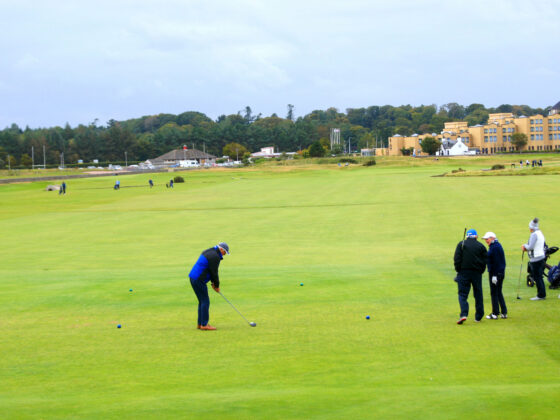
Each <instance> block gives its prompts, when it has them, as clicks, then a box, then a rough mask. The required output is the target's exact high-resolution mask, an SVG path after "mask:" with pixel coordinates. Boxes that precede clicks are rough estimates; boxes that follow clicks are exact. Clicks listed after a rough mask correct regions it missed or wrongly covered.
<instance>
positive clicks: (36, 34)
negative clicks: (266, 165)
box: [0, 0, 560, 129]
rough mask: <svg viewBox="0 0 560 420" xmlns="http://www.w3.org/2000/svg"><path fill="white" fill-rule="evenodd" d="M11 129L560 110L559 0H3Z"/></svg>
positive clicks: (1, 38) (1, 69) (2, 89)
mask: <svg viewBox="0 0 560 420" xmlns="http://www.w3.org/2000/svg"><path fill="white" fill-rule="evenodd" d="M0 28H1V30H0V129H3V128H6V127H8V126H10V125H11V124H13V123H16V124H18V125H19V126H20V127H26V126H29V127H30V128H39V127H54V126H64V125H65V124H66V123H69V124H70V125H71V126H72V127H75V126H77V125H78V124H86V125H87V124H91V123H92V122H97V124H98V125H105V124H106V123H107V121H109V120H110V119H114V120H126V119H129V118H139V117H141V116H145V115H155V114H160V113H171V114H180V113H182V112H186V111H198V112H202V113H204V114H206V115H207V116H209V117H210V118H212V119H216V118H218V117H219V116H220V115H229V114H235V113H237V112H239V111H241V112H242V113H244V110H245V107H247V106H249V107H251V109H252V112H253V114H255V115H256V114H262V116H263V117H265V116H270V115H272V114H273V113H275V114H277V115H278V116H280V117H285V116H286V114H287V109H288V104H292V105H293V106H294V114H295V116H296V117H298V116H304V115H306V114H308V113H310V112H311V111H313V110H316V109H322V110H326V109H327V108H329V107H335V108H337V109H338V110H339V111H341V112H345V111H346V109H347V108H360V107H368V106H372V105H387V104H388V105H394V106H398V105H405V104H410V105H413V106H418V105H428V104H436V105H438V106H440V105H443V104H446V103H449V102H457V103H459V104H462V105H465V106H467V105H469V104H471V103H482V104H484V105H485V106H487V107H493V106H498V105H501V104H516V105H521V104H525V105H529V106H531V107H535V108H536V107H542V108H545V107H547V106H549V105H554V104H556V103H557V102H558V101H560V88H559V81H560V77H559V76H560V54H559V51H560V50H559V47H558V41H559V40H560V0H539V1H535V0H523V1H521V0H468V1H463V0H393V1H389V0H383V1H378V0H370V1H365V0H339V1H332V0H282V1H276V0H268V1H265V0H229V1H228V0H201V1H195V0H157V1H151V0H110V1H106V0H96V1H89V0H81V1H62V0H58V1H56V0H44V1H41V0H36V1H31V0H18V1H12V0H0Z"/></svg>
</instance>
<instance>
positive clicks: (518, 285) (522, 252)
mask: <svg viewBox="0 0 560 420" xmlns="http://www.w3.org/2000/svg"><path fill="white" fill-rule="evenodd" d="M524 256H525V251H521V265H520V266H519V278H518V279H517V298H518V299H519V287H520V285H521V272H522V271H523V257H524Z"/></svg>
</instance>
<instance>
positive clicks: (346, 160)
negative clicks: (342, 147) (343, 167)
mask: <svg viewBox="0 0 560 420" xmlns="http://www.w3.org/2000/svg"><path fill="white" fill-rule="evenodd" d="M338 161H339V162H340V163H358V162H357V161H356V160H355V159H351V158H341V159H339V160H338Z"/></svg>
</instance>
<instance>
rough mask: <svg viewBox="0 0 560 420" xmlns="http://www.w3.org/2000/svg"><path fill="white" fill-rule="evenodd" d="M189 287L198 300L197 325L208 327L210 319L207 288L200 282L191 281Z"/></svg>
mask: <svg viewBox="0 0 560 420" xmlns="http://www.w3.org/2000/svg"><path fill="white" fill-rule="evenodd" d="M191 286H192V288H193V290H194V293H195V295H196V297H197V298H198V325H208V319H209V318H210V314H209V310H210V298H209V297H208V286H207V285H206V283H204V282H203V281H201V280H196V279H191Z"/></svg>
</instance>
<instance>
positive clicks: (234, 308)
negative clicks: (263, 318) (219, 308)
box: [218, 292, 251, 325]
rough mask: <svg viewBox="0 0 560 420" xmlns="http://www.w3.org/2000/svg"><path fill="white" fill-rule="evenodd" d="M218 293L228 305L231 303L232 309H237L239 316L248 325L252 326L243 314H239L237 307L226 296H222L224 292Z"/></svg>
mask: <svg viewBox="0 0 560 420" xmlns="http://www.w3.org/2000/svg"><path fill="white" fill-rule="evenodd" d="M218 293H219V294H220V296H221V297H223V298H224V300H225V301H226V302H227V303H229V304H230V305H231V307H232V308H233V309H235V311H236V312H237V313H238V314H239V315H241V318H243V319H244V320H245V321H246V322H247V324H249V325H251V323H250V322H249V321H247V318H245V317H244V316H243V314H242V313H241V312H239V311H238V310H237V308H236V307H235V306H233V303H231V302H230V301H229V300H228V299H227V298H226V297H225V296H224V295H222V292H218Z"/></svg>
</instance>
